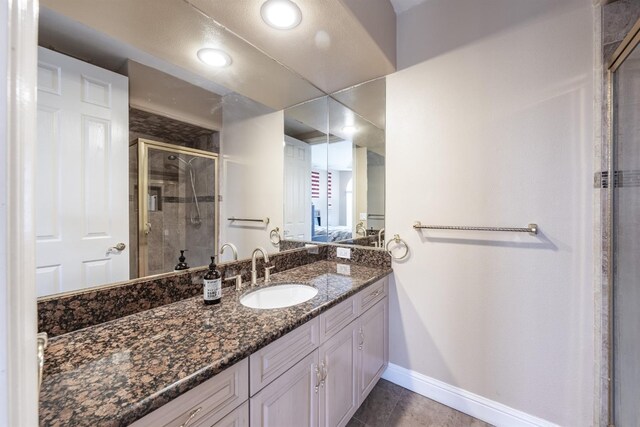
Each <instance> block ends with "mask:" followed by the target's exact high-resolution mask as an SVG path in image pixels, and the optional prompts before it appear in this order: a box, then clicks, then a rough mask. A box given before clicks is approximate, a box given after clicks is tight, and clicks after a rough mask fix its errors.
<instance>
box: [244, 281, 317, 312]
mask: <svg viewBox="0 0 640 427" xmlns="http://www.w3.org/2000/svg"><path fill="white" fill-rule="evenodd" d="M317 293H318V290H317V289H316V288H314V287H313V286H308V285H301V284H299V283H283V284H281V285H274V286H270V287H268V288H262V289H258V290H257V291H253V292H250V293H248V294H246V295H244V296H242V297H240V303H241V304H242V305H244V306H246V307H251V308H282V307H291V306H292V305H296V304H301V303H303V302H305V301H309V300H310V299H311V298H313V297H315V296H316V295H317Z"/></svg>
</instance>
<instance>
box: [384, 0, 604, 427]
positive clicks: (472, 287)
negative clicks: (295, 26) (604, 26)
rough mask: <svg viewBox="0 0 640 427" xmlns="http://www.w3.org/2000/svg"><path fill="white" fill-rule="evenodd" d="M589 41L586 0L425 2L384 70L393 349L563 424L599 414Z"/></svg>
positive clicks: (440, 375)
mask: <svg viewBox="0 0 640 427" xmlns="http://www.w3.org/2000/svg"><path fill="white" fill-rule="evenodd" d="M592 39H593V35H592V7H591V2H590V1H589V0H566V1H563V2H555V1H537V2H530V1H528V0H527V1H525V0H515V1H514V0H494V1H490V2H478V1H476V0H432V1H428V2H425V3H423V4H421V5H419V6H417V7H414V8H413V9H410V10H409V11H407V12H404V13H403V14H401V15H400V16H399V18H398V52H399V57H398V63H399V65H400V66H401V67H404V69H403V70H402V71H399V72H397V73H395V74H393V75H391V76H389V77H388V79H387V158H386V160H387V168H388V169H387V171H388V172H387V193H386V197H387V208H386V209H387V230H388V235H392V234H393V233H400V235H401V237H403V238H404V239H405V240H406V241H407V243H408V244H409V246H410V247H411V259H410V260H409V261H408V262H405V263H396V264H394V272H395V273H394V277H395V280H393V281H392V290H391V302H390V310H391V312H390V319H391V320H390V337H391V341H390V352H391V353H390V356H391V363H393V364H397V365H400V366H401V367H404V368H408V369H410V370H413V371H415V372H417V373H420V374H423V375H426V376H428V377H431V378H434V379H437V380H440V381H443V382H445V383H447V384H450V385H453V386H455V387H459V388H462V389H464V390H467V391H469V392H472V393H475V394H478V395H480V396H482V397H485V398H487V399H491V400H493V401H496V402H499V403H502V404H504V405H507V406H508V407H511V408H514V409H516V410H519V411H523V412H525V413H528V414H530V415H533V416H535V417H539V418H542V419H545V420H548V421H550V422H553V423H558V424H561V425H568V426H569V425H570V426H588V425H592V423H593V412H594V411H593V404H594V401H593V395H594V342H593V325H594V319H593V317H594V313H593V274H592V263H593V256H592V252H593V244H592V239H593V237H592V236H593V230H592V227H593V225H592V210H593V199H592V197H593V196H592V195H593V188H592V177H593V175H592V173H593V161H592V157H593V155H592V143H593V133H592V119H593V118H592V114H593V112H592V109H593V107H592V105H593V101H592V99H593V76H592V74H593V57H592V54H593V52H592V51H593V42H592ZM416 220H420V221H422V222H423V223H433V224H443V225H484V226H519V227H524V226H526V224H527V223H529V222H537V223H538V224H539V225H540V228H541V233H540V234H539V235H538V236H537V237H532V236H529V235H527V234H524V233H523V234H514V233H480V232H452V231H449V232H447V231H428V232H423V233H419V232H417V231H414V230H413V229H412V227H411V226H412V224H413V223H414V221H416Z"/></svg>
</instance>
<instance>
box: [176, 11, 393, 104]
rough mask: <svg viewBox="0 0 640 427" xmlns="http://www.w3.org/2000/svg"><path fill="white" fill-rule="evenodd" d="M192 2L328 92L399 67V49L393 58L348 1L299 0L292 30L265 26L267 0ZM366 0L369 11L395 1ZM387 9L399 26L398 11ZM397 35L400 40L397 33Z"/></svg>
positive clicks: (389, 15) (388, 16)
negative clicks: (297, 19)
mask: <svg viewBox="0 0 640 427" xmlns="http://www.w3.org/2000/svg"><path fill="white" fill-rule="evenodd" d="M186 1H188V2H189V3H191V4H193V5H194V6H196V7H198V8H199V9H200V10H202V11H203V12H204V13H205V14H207V15H208V16H212V17H215V20H216V21H217V22H219V23H220V24H222V25H224V26H225V27H226V28H228V29H230V30H231V31H232V32H234V33H236V34H238V35H239V36H240V37H242V38H244V39H245V40H247V41H248V42H249V43H251V44H252V45H254V46H256V47H258V48H259V49H261V50H262V51H264V52H268V54H269V55H270V56H271V57H273V58H274V59H275V60H276V61H278V62H280V63H282V64H286V66H288V67H290V68H291V69H293V70H295V71H296V72H297V73H298V74H300V75H301V76H303V77H304V78H306V79H307V80H309V81H310V82H312V83H313V84H314V85H315V86H317V87H318V88H320V89H322V90H323V91H324V92H326V93H333V92H335V91H337V90H340V89H344V88H347V87H349V86H353V85H354V84H358V83H360V82H363V81H367V80H371V79H374V78H376V77H381V76H385V75H387V74H390V73H392V72H394V71H395V49H394V50H393V58H389V57H388V55H387V54H385V51H384V50H383V49H382V48H381V47H380V46H379V45H378V44H377V43H376V41H375V40H374V38H373V37H372V35H371V33H369V32H368V31H367V29H365V27H364V25H363V24H362V23H361V22H360V21H358V19H357V18H356V16H355V14H354V13H352V10H351V9H349V8H348V7H347V6H346V5H345V2H343V1H340V0H323V1H318V0H296V1H295V2H296V4H297V5H298V6H299V7H300V9H301V10H302V14H303V18H302V22H301V23H300V25H298V26H297V27H295V28H293V29H291V30H288V31H282V30H276V29H273V28H271V27H269V26H267V25H265V24H264V22H263V21H262V18H261V17H260V7H261V6H262V4H263V2H264V0H244V1H229V0H186ZM360 1H362V0H360ZM366 1H367V3H368V5H367V7H368V8H369V9H382V8H383V7H384V6H385V5H388V4H389V2H388V0H366ZM382 10H383V12H382V13H384V14H385V17H386V23H387V24H388V25H390V26H393V28H394V30H395V14H394V13H393V9H392V8H391V7H389V8H388V10H386V9H382ZM385 12H386V13H385ZM383 25H384V24H383ZM370 31H374V29H370ZM392 38H393V41H394V44H395V31H394V33H393V35H392Z"/></svg>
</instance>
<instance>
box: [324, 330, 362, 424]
mask: <svg viewBox="0 0 640 427" xmlns="http://www.w3.org/2000/svg"><path fill="white" fill-rule="evenodd" d="M357 323H358V322H352V323H350V324H349V325H347V326H346V327H345V328H344V329H342V330H341V331H340V332H338V333H337V334H336V335H334V336H333V337H331V338H330V339H329V340H327V342H325V343H324V344H322V346H321V347H320V367H321V369H322V370H323V382H322V385H321V387H320V408H319V414H320V424H319V425H320V427H343V426H346V425H347V423H348V422H349V420H350V419H351V417H352V416H353V414H355V412H356V410H357V409H358V396H359V393H358V335H359V333H358V332H359V329H358V325H357Z"/></svg>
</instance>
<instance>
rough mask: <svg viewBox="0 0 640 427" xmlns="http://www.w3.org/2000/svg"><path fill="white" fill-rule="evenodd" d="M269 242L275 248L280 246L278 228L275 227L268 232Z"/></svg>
mask: <svg viewBox="0 0 640 427" xmlns="http://www.w3.org/2000/svg"><path fill="white" fill-rule="evenodd" d="M269 240H271V243H272V244H274V245H275V246H278V245H280V240H282V238H281V237H280V227H276V228H274V229H273V230H271V231H270V232H269Z"/></svg>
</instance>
